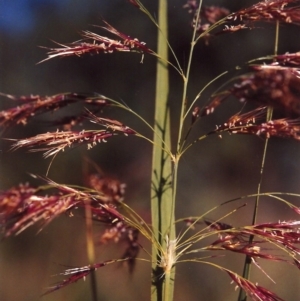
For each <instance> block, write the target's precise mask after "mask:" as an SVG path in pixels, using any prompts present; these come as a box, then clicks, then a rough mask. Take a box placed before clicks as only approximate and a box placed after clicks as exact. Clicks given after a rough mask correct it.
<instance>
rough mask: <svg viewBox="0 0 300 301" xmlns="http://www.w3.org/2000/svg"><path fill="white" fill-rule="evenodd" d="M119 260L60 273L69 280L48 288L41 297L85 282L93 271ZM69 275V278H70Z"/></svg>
mask: <svg viewBox="0 0 300 301" xmlns="http://www.w3.org/2000/svg"><path fill="white" fill-rule="evenodd" d="M118 261H121V260H118V259H116V260H107V261H104V262H101V263H95V264H92V265H88V266H84V267H80V268H72V269H68V270H65V271H64V272H63V273H61V275H63V276H69V278H67V279H65V280H63V281H61V282H59V283H57V284H56V285H54V286H52V287H50V288H49V289H48V290H47V291H46V292H45V293H44V294H43V295H42V296H45V295H48V294H50V293H52V292H54V291H57V290H59V289H61V288H63V287H65V286H67V285H69V284H72V283H75V282H77V281H78V280H80V279H83V280H85V278H86V277H87V276H88V275H89V274H90V273H91V272H92V271H95V270H97V269H99V268H102V267H104V266H106V265H108V264H111V263H115V262H118ZM70 275H71V276H70Z"/></svg>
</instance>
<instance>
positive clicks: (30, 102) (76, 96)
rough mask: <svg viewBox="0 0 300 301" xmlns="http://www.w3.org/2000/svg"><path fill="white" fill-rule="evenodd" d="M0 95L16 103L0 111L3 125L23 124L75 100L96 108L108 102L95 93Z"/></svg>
mask: <svg viewBox="0 0 300 301" xmlns="http://www.w3.org/2000/svg"><path fill="white" fill-rule="evenodd" d="M0 95H1V96H5V97H7V98H9V99H11V100H13V101H14V102H17V104H18V105H17V106H14V107H12V108H10V109H7V110H3V111H0V126H3V127H7V126H11V125H15V124H23V125H25V124H26V123H27V121H28V120H29V119H31V118H32V117H34V116H36V115H38V114H42V113H48V112H50V111H52V112H53V111H54V110H58V109H60V108H63V107H65V106H67V105H69V104H72V103H75V102H82V103H84V104H86V105H94V106H97V109H98V110H101V109H102V108H104V107H105V106H107V105H109V104H110V102H109V101H108V99H107V98H106V97H105V96H102V95H95V94H82V93H62V94H57V95H52V96H40V95H31V96H20V97H17V96H13V95H9V94H2V93H1V94H0Z"/></svg>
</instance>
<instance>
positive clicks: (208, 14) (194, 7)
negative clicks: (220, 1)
mask: <svg viewBox="0 0 300 301" xmlns="http://www.w3.org/2000/svg"><path fill="white" fill-rule="evenodd" d="M183 7H184V8H187V9H188V12H189V13H192V14H193V15H194V16H193V21H192V27H193V28H195V27H196V29H197V32H198V33H202V32H204V31H206V30H207V29H208V28H209V27H210V26H211V25H213V24H214V23H216V22H217V21H219V20H220V19H222V18H224V17H226V16H227V15H229V13H230V12H229V10H228V9H226V8H223V7H218V6H214V5H212V6H202V7H201V11H200V19H199V20H198V24H196V23H197V11H198V7H199V4H197V1H195V0H192V1H187V3H186V4H185V5H184V6H183Z"/></svg>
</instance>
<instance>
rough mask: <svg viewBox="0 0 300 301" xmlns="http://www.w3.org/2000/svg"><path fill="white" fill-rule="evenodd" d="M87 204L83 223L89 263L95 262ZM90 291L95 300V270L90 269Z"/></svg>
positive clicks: (89, 211) (91, 224) (88, 206)
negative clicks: (84, 224)
mask: <svg viewBox="0 0 300 301" xmlns="http://www.w3.org/2000/svg"><path fill="white" fill-rule="evenodd" d="M88 202H89V204H88V205H87V206H85V223H86V243H87V255H88V262H89V264H90V265H93V264H94V263H95V247H94V240H93V220H92V210H91V206H90V201H88ZM91 292H92V300H93V301H97V300H98V297H97V281H96V274H95V270H92V271H91Z"/></svg>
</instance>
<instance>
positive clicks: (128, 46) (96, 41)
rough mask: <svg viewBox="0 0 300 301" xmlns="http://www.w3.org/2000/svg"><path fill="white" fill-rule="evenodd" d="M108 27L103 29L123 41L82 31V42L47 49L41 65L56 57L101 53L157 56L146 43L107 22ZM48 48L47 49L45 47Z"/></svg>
mask: <svg viewBox="0 0 300 301" xmlns="http://www.w3.org/2000/svg"><path fill="white" fill-rule="evenodd" d="M104 23H105V24H106V27H101V28H102V29H105V30H106V31H108V32H110V33H112V34H114V35H115V36H117V37H119V38H121V41H118V40H113V39H110V38H107V37H104V36H100V35H98V34H96V33H93V32H91V31H88V30H86V31H82V32H81V36H82V37H83V39H82V40H80V41H76V42H73V43H70V44H66V45H65V44H60V43H56V44H58V45H59V46H61V47H60V48H47V49H49V52H48V57H47V58H46V59H44V60H42V61H41V62H40V63H42V62H45V61H47V60H49V59H52V58H55V57H65V56H73V55H76V56H81V55H83V54H86V53H89V54H99V53H113V52H115V51H116V52H138V53H149V54H155V53H154V52H153V51H152V50H151V49H149V48H148V47H147V46H146V43H144V42H140V41H139V40H138V39H136V38H134V39H133V38H131V37H130V36H128V35H125V34H124V33H122V32H120V31H118V30H117V29H115V28H114V27H112V26H111V25H109V24H108V23H107V22H104ZM45 48H46V47H45Z"/></svg>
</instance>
